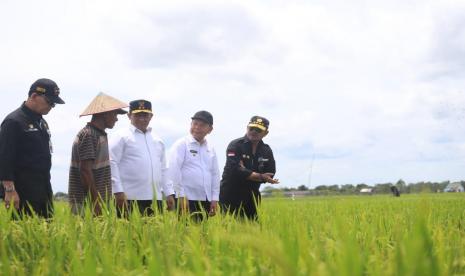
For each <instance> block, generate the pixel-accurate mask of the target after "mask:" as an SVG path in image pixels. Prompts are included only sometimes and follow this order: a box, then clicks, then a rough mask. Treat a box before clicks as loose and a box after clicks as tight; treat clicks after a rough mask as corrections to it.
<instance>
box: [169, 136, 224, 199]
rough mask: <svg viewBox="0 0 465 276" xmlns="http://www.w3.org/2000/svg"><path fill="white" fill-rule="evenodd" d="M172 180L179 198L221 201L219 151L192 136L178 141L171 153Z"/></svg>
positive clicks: (170, 171)
mask: <svg viewBox="0 0 465 276" xmlns="http://www.w3.org/2000/svg"><path fill="white" fill-rule="evenodd" d="M168 159H169V177H170V182H172V183H173V187H174V189H175V191H176V195H177V196H178V197H187V199H189V200H201V201H205V200H208V201H212V200H215V201H218V199H219V194H220V171H219V169H218V158H217V156H216V152H215V149H214V148H213V147H212V146H210V145H209V144H208V142H207V140H205V141H204V142H203V143H202V144H200V143H199V142H197V141H196V140H195V139H194V137H192V135H189V136H186V137H184V138H181V139H179V140H177V141H176V142H175V143H174V144H173V146H172V147H171V149H170V151H169V157H168Z"/></svg>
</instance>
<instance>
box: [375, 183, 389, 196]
mask: <svg viewBox="0 0 465 276" xmlns="http://www.w3.org/2000/svg"><path fill="white" fill-rule="evenodd" d="M391 186H392V184H391V183H382V184H376V185H375V188H374V191H375V192H376V193H378V194H389V193H390V192H391Z"/></svg>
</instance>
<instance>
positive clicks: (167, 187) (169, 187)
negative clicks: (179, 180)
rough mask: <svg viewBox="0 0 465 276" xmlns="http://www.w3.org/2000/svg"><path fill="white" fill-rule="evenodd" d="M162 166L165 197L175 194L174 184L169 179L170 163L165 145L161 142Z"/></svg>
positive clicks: (162, 184)
mask: <svg viewBox="0 0 465 276" xmlns="http://www.w3.org/2000/svg"><path fill="white" fill-rule="evenodd" d="M160 164H161V186H162V188H163V193H164V194H165V196H169V195H172V194H174V190H173V182H172V181H170V179H169V177H168V163H167V161H166V152H165V144H164V143H163V142H161V155H160Z"/></svg>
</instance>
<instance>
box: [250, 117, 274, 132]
mask: <svg viewBox="0 0 465 276" xmlns="http://www.w3.org/2000/svg"><path fill="white" fill-rule="evenodd" d="M247 126H248V127H257V128H259V129H261V130H264V131H266V130H268V127H269V126H270V121H268V119H266V118H265V117H261V116H253V117H252V118H250V122H249V124H248V125H247Z"/></svg>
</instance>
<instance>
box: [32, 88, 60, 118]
mask: <svg viewBox="0 0 465 276" xmlns="http://www.w3.org/2000/svg"><path fill="white" fill-rule="evenodd" d="M31 97H32V100H33V102H34V107H35V110H34V111H35V112H37V113H39V114H41V115H47V114H48V113H49V112H50V110H52V108H53V107H55V103H53V102H52V101H51V100H50V99H49V98H47V97H46V96H45V95H41V94H37V93H33V94H32V95H31Z"/></svg>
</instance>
